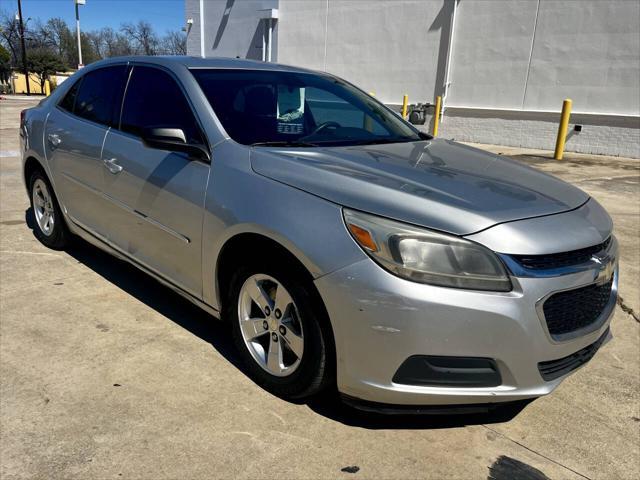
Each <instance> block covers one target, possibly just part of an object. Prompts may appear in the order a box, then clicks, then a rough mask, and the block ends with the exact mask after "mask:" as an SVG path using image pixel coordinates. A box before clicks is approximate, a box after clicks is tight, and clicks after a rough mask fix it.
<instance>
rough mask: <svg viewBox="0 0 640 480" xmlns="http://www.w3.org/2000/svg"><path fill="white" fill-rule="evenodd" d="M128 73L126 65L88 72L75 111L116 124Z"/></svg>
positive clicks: (86, 117)
mask: <svg viewBox="0 0 640 480" xmlns="http://www.w3.org/2000/svg"><path fill="white" fill-rule="evenodd" d="M126 73H127V67H126V65H117V66H113V67H106V68H101V69H99V70H95V71H93V72H89V73H87V74H86V75H85V76H84V77H83V78H82V82H81V83H80V89H79V91H78V94H77V96H76V99H75V106H74V110H73V113H74V114H75V115H77V116H79V117H82V118H85V119H87V120H91V121H92V122H96V123H101V124H103V125H107V126H114V125H116V124H117V121H116V120H117V116H118V114H119V106H120V104H121V98H122V92H123V90H124V82H125V80H126ZM70 93H71V92H70Z"/></svg>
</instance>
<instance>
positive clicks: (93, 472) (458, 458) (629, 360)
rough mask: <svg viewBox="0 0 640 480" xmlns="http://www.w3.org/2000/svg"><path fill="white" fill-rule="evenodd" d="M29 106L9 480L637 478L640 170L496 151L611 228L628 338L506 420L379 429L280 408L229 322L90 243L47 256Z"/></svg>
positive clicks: (367, 421)
mask: <svg viewBox="0 0 640 480" xmlns="http://www.w3.org/2000/svg"><path fill="white" fill-rule="evenodd" d="M29 103H33V101H32V100H24V99H11V100H1V101H0V382H1V384H0V477H1V478H2V479H10V478H33V477H37V478H149V479H151V478H153V479H159V478H189V479H197V478H240V479H243V478H274V479H280V478H291V479H294V478H296V479H297V478H308V479H316V478H437V479H442V478H487V477H488V476H489V475H491V478H496V479H510V478H522V477H523V476H524V474H525V473H526V474H527V475H529V476H528V477H526V478H531V479H544V478H553V479H564V478H569V479H585V478H589V479H595V478H603V479H605V478H607V479H608V478H629V479H631V478H638V477H639V476H640V431H639V429H640V411H639V405H640V402H639V400H640V388H639V387H640V334H639V331H640V323H639V322H638V316H637V315H638V312H639V311H640V298H639V286H638V278H639V276H640V273H639V271H638V270H639V264H640V244H639V238H638V231H639V227H640V184H639V179H640V162H639V161H638V160H632V159H621V158H612V157H595V156H585V155H567V158H566V160H565V161H563V162H556V161H553V160H550V159H549V158H548V152H532V151H522V150H519V149H513V148H506V147H504V148H502V147H495V146H483V147H482V148H487V149H490V150H493V151H498V152H500V153H502V154H504V155H509V156H512V157H514V158H516V159H517V160H519V161H522V162H526V163H528V164H530V165H532V166H534V167H535V168H540V169H542V170H544V171H547V172H550V173H553V174H555V175H558V176H559V177H561V178H563V179H565V180H567V181H570V182H572V183H574V184H575V185H578V186H579V187H580V188H583V189H585V190H586V191H588V192H589V193H590V194H591V195H593V196H594V197H595V198H596V199H598V201H600V202H601V203H602V204H603V205H604V206H605V208H607V210H608V211H609V212H610V213H611V215H612V216H613V218H614V221H615V225H616V235H617V236H618V239H619V240H620V245H621V252H622V257H621V277H620V291H621V295H622V298H624V305H620V306H619V307H618V308H617V309H616V312H615V316H614V319H613V324H612V332H613V336H614V339H613V341H611V342H610V343H608V344H607V345H605V346H604V347H603V348H602V349H601V350H600V351H599V352H598V354H597V355H596V356H595V358H594V359H593V360H592V361H591V362H590V363H589V364H587V365H586V366H585V367H584V368H582V369H581V370H579V371H578V372H577V373H576V374H575V375H573V376H572V377H570V378H569V379H568V380H566V381H565V382H564V383H563V384H562V385H561V386H560V387H559V388H558V389H557V390H556V391H555V392H554V393H553V394H551V395H549V396H547V397H544V398H540V399H538V400H536V401H535V402H533V403H531V404H530V405H528V406H527V407H526V408H524V409H523V410H522V411H521V412H519V413H517V415H515V417H513V418H512V419H510V420H508V421H507V418H508V416H507V415H506V414H505V412H502V413H501V414H500V415H479V416H463V417H452V416H448V417H439V418H432V417H381V416H377V415H369V414H359V413H356V412H354V411H352V410H350V409H348V408H346V407H343V406H341V405H340V404H339V403H338V402H336V401H335V399H333V398H331V397H329V398H326V399H323V400H322V401H318V402H316V403H314V404H312V405H304V404H302V405H297V404H293V403H288V402H284V401H282V400H280V399H278V398H276V397H273V396H272V395H270V394H268V393H267V392H265V391H264V390H262V389H260V388H259V387H258V386H256V385H255V384H254V383H253V382H252V381H251V380H249V379H248V377H247V376H246V375H245V374H244V373H243V372H242V371H241V370H240V369H239V368H238V366H237V365H238V362H237V357H236V355H235V353H234V351H233V347H232V344H231V341H230V336H229V332H228V328H227V327H225V326H224V324H222V323H220V322H217V321H215V320H214V319H213V318H211V317H210V316H208V315H207V314H205V313H204V312H202V311H200V310H199V309H197V308H196V307H194V306H192V305H191V304H189V303H188V302H186V301H185V300H183V299H182V298H181V297H179V296H177V295H176V294H174V293H172V292H171V291H170V290H168V289H166V288H164V287H162V286H160V285H159V284H158V283H156V282H155V281H154V280H152V279H151V278H149V277H147V276H145V275H144V274H142V273H140V272H138V271H137V270H136V269H135V268H133V267H131V266H129V265H127V264H125V263H123V262H121V261H118V260H116V259H114V258H111V257H109V256H108V255H107V254H104V253H102V252H100V251H99V250H97V249H95V248H93V247H91V246H89V245H86V244H82V243H79V244H78V245H77V246H75V247H74V248H72V249H70V250H69V251H68V252H55V251H51V250H48V249H46V248H44V247H43V246H42V245H40V244H39V243H38V242H37V241H36V239H35V238H34V236H33V234H32V232H31V230H30V228H29V227H28V225H27V223H26V218H27V215H26V212H27V208H28V200H27V196H26V194H25V190H24V187H23V185H22V178H21V172H20V159H19V157H18V153H17V150H18V129H17V126H18V112H19V110H20V109H22V108H25V106H26V105H28V104H29ZM623 306H624V309H623ZM506 341H508V339H506ZM345 467H354V468H352V469H348V468H347V469H346V471H343V469H345ZM355 467H357V468H355ZM356 470H357V472H355V471H356ZM349 471H351V472H355V473H348V472H349Z"/></svg>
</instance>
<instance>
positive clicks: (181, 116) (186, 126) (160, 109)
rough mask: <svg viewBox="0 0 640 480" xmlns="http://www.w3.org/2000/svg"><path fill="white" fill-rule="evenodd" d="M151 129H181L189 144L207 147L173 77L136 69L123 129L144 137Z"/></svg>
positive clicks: (123, 111)
mask: <svg viewBox="0 0 640 480" xmlns="http://www.w3.org/2000/svg"><path fill="white" fill-rule="evenodd" d="M147 128H179V129H181V130H182V131H184V133H185V136H186V138H187V142H188V143H198V144H204V140H203V137H202V134H201V132H200V127H199V126H198V122H197V121H196V119H195V116H194V115H193V112H192V110H191V107H190V106H189V102H187V99H186V97H185V96H184V93H183V92H182V89H181V88H180V86H179V85H178V84H177V83H176V81H175V80H174V79H173V77H171V75H169V74H168V73H167V72H164V71H163V70H160V69H158V68H153V67H141V66H136V67H134V68H133V72H132V73H131V79H130V80H129V85H128V87H127V93H126V94H125V99H124V106H123V110H122V121H121V124H120V129H121V130H123V131H125V132H128V133H131V134H133V135H136V136H141V135H142V132H143V130H144V129H147Z"/></svg>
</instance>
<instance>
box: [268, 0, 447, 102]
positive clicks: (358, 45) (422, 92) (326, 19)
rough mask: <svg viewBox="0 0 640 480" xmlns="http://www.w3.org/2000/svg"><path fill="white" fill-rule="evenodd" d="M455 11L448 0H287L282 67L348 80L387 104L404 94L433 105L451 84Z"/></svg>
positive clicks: (281, 6) (284, 4)
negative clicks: (442, 86) (449, 51)
mask: <svg viewBox="0 0 640 480" xmlns="http://www.w3.org/2000/svg"><path fill="white" fill-rule="evenodd" d="M452 6H453V5H452V4H451V2H448V1H445V0H395V1H391V2H383V1H375V0H374V1H362V0H329V1H327V0H280V3H279V15H280V19H279V21H278V22H279V26H278V42H279V47H278V61H279V62H280V63H285V64H291V65H300V66H304V67H308V68H314V69H318V70H325V71H327V72H330V73H333V74H335V75H338V76H340V77H344V78H345V79H347V80H349V81H350V82H352V83H354V84H356V85H358V86H359V87H360V88H362V89H364V90H366V91H370V92H375V94H376V97H378V98H380V99H381V100H382V101H384V102H398V101H400V100H401V99H402V95H403V94H405V93H406V94H408V95H409V97H410V98H412V99H414V100H416V101H417V100H418V99H419V100H420V101H424V100H426V99H429V100H431V99H433V97H434V95H435V94H436V91H437V90H438V85H437V84H438V83H442V82H443V81H444V80H443V75H444V68H445V65H446V45H447V39H448V37H447V35H448V31H449V26H450V12H451V11H452ZM416 46H419V47H416ZM441 47H443V49H444V51H443V49H441ZM439 77H440V78H439ZM439 80H440V81H439ZM439 93H440V92H438V94H439Z"/></svg>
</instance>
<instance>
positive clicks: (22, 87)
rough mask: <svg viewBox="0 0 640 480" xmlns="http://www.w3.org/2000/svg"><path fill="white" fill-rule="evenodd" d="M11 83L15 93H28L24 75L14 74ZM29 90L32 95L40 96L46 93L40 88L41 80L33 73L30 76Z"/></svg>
mask: <svg viewBox="0 0 640 480" xmlns="http://www.w3.org/2000/svg"><path fill="white" fill-rule="evenodd" d="M11 83H12V84H13V93H27V82H25V80H24V73H18V72H14V73H13V75H12V76H11ZM29 88H30V89H31V93H35V94H40V95H43V94H44V93H45V92H44V91H43V89H42V87H41V86H40V78H39V77H38V76H37V75H35V74H33V73H31V74H29Z"/></svg>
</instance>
